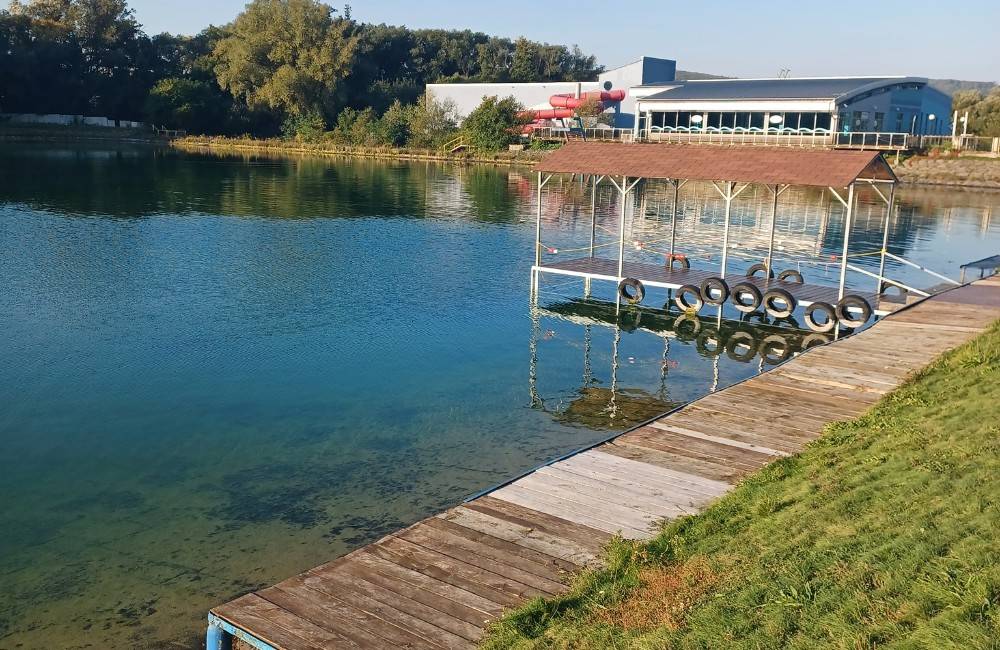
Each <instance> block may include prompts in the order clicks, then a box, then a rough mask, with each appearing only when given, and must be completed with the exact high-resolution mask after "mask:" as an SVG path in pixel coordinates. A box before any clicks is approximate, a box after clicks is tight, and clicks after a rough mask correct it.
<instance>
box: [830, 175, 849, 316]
mask: <svg viewBox="0 0 1000 650" xmlns="http://www.w3.org/2000/svg"><path fill="white" fill-rule="evenodd" d="M831 191H832V188H831ZM834 196H836V197H837V198H838V199H840V202H841V203H843V204H844V207H845V208H846V212H845V213H844V248H843V250H842V251H841V254H840V282H839V283H838V284H837V300H840V299H841V298H843V297H844V286H845V285H846V284H847V253H848V249H849V248H850V245H851V220H852V218H853V217H854V183H851V184H850V185H848V186H847V200H846V201H845V200H844V199H841V198H840V195H838V194H837V193H836V192H834Z"/></svg>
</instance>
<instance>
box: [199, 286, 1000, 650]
mask: <svg viewBox="0 0 1000 650" xmlns="http://www.w3.org/2000/svg"><path fill="white" fill-rule="evenodd" d="M998 318H1000V278H991V279H987V280H984V281H979V282H976V283H975V284H972V285H967V286H964V287H961V288H957V289H954V290H951V291H948V292H946V293H943V294H939V295H938V296H935V297H933V298H929V299H927V300H924V301H922V302H920V303H918V304H916V305H914V306H912V307H910V308H908V309H904V310H902V311H900V312H898V313H895V314H893V315H891V316H889V317H887V318H884V319H882V320H881V321H880V322H878V323H877V324H876V325H874V326H873V327H871V328H869V329H867V330H865V331H863V332H861V333H859V334H857V335H854V336H851V337H848V338H845V339H842V340H840V341H838V342H836V343H833V344H830V345H826V346H821V347H817V348H812V349H810V350H809V351H808V352H805V353H803V354H801V355H799V356H797V357H796V358H794V359H793V360H791V361H789V362H787V363H785V364H783V365H780V366H777V367H776V368H775V369H774V370H771V371H770V372H767V373H764V374H761V375H759V376H756V377H754V378H752V379H749V380H747V381H744V382H742V383H740V384H737V385H735V386H732V387H730V388H728V389H725V390H722V391H720V392H718V393H714V394H712V395H709V396H707V397H704V398H702V399H699V400H697V401H695V402H692V403H691V404H688V405H686V406H684V407H682V408H680V409H679V410H677V411H675V412H673V413H670V414H668V415H666V416H663V417H661V418H659V419H657V420H655V421H653V422H651V423H648V424H646V425H644V426H640V427H639V428H636V429H634V430H631V431H629V432H626V433H624V434H623V435H621V436H619V437H618V438H616V439H614V440H612V441H611V442H608V443H604V444H602V445H600V446H597V447H594V448H591V449H588V450H585V451H582V452H580V453H577V454H574V455H571V456H569V457H566V458H564V459H561V460H559V461H557V462H554V463H552V464H550V465H547V466H545V467H541V468H539V469H536V470H534V471H533V472H531V473H529V474H527V475H525V476H522V477H520V478H518V479H516V480H514V481H512V482H510V483H508V484H506V485H503V486H501V487H499V488H497V489H494V490H493V491H491V492H489V493H488V494H486V495H484V496H480V497H478V498H476V499H473V500H471V501H469V502H467V503H464V504H462V505H460V506H458V507H455V508H452V509H450V510H447V511H446V512H443V513H441V514H439V515H437V516H435V517H430V518H428V519H425V520H424V521H421V522H419V523H417V524H415V525H413V526H411V527H409V528H407V529H405V530H402V531H399V532H397V533H394V534H392V535H389V536H387V537H384V538H383V539H381V540H379V541H377V542H375V543H373V544H370V545H368V546H366V547H364V548H362V549H359V550H357V551H354V552H353V553H350V554H348V555H346V556H344V557H342V558H340V559H337V560H334V561H333V562H330V563H329V564H324V565H322V566H319V567H317V568H315V569H312V570H310V571H306V572H305V573H302V574H300V575H298V576H295V577H294V578H290V579H288V580H286V581H284V582H281V583H279V584H277V585H275V586H273V587H270V588H267V589H264V590H261V591H258V592H255V593H251V594H248V595H245V596H243V597H241V598H238V599H236V600H234V601H232V602H230V603H227V604H225V605H222V606H220V607H217V608H215V609H213V610H212V613H211V614H210V617H209V618H210V622H211V623H212V624H213V625H216V626H218V627H221V628H222V629H224V630H226V631H227V632H228V633H230V634H233V633H236V634H237V635H238V636H239V637H241V638H242V639H244V640H247V641H248V642H249V643H250V645H252V647H257V648H263V649H268V648H277V649H282V650H300V649H302V650H315V649H320V648H471V647H474V646H475V644H476V641H477V640H478V639H479V638H480V636H481V635H482V632H483V629H484V627H485V626H486V624H487V623H488V622H489V621H491V620H493V619H495V618H496V617H498V616H500V615H501V613H502V612H503V611H504V609H506V608H509V607H513V606H516V605H518V604H519V603H522V602H524V601H525V600H526V599H528V598H531V597H533V596H547V595H553V594H557V593H559V592H561V591H563V590H565V589H566V588H567V586H566V585H567V583H568V581H569V579H570V577H571V576H572V574H573V573H574V572H576V571H577V570H579V569H580V568H582V567H585V566H587V565H591V564H593V563H595V562H597V561H598V560H599V555H600V552H601V548H602V545H603V544H604V543H605V542H607V541H608V540H609V539H610V538H611V537H612V535H613V534H615V533H620V534H622V535H623V536H625V537H629V538H635V539H644V538H648V537H650V536H652V535H654V534H655V533H656V531H657V529H658V525H659V523H660V522H661V521H662V520H664V519H671V518H674V517H678V516H681V515H685V514H690V513H694V512H697V511H698V510H700V509H702V508H704V507H705V506H707V505H708V504H709V503H711V502H712V501H713V500H714V499H716V498H717V497H718V496H720V495H721V494H723V493H725V492H726V491H727V490H729V489H730V488H731V487H732V485H733V484H734V483H736V482H737V481H739V480H740V478H741V477H743V476H745V475H747V474H748V473H750V472H753V471H755V470H757V469H759V468H761V467H763V466H764V465H766V464H768V463H770V462H771V461H773V460H774V459H776V458H780V457H782V456H785V455H788V454H794V453H796V452H798V451H799V450H801V449H802V448H803V446H804V445H805V444H806V443H808V442H809V441H810V440H813V439H814V438H816V437H817V436H819V435H820V433H821V432H822V430H823V427H824V426H825V425H826V424H828V423H829V422H832V421H836V420H842V419H849V418H853V417H856V416H858V415H860V414H861V413H863V412H864V411H865V410H867V409H868V408H869V407H870V406H871V405H872V404H874V403H875V402H876V401H877V400H878V399H879V398H880V397H881V396H882V395H884V394H885V393H887V392H889V391H891V390H893V389H894V388H895V387H897V386H898V385H900V383H901V382H903V381H904V380H905V379H906V377H908V376H909V375H910V374H911V373H912V372H913V371H915V370H917V369H919V368H921V367H923V366H924V365H926V364H927V363H929V362H930V361H932V360H933V359H934V358H935V357H937V356H938V355H940V354H941V353H943V352H945V351H947V350H949V349H952V348H954V347H957V346H959V345H961V344H962V343H964V342H966V341H967V340H969V339H971V338H973V337H974V336H976V335H977V334H978V333H979V332H981V331H982V330H983V329H985V328H986V327H988V326H989V325H990V323H992V322H993V321H994V320H995V319H998ZM212 650H215V649H214V648H213V649H212Z"/></svg>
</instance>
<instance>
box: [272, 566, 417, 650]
mask: <svg viewBox="0 0 1000 650" xmlns="http://www.w3.org/2000/svg"><path fill="white" fill-rule="evenodd" d="M257 594H258V595H259V596H260V597H261V598H263V599H264V600H267V601H269V602H272V603H274V604H275V605H277V606H278V607H281V608H282V609H284V610H285V611H287V612H289V613H291V614H293V615H294V616H296V617H298V618H299V619H301V620H304V621H308V622H309V623H311V624H312V625H315V626H316V627H317V628H321V629H323V630H325V631H326V632H328V633H329V634H328V635H327V636H328V639H329V640H326V641H324V642H325V643H327V644H329V645H326V646H325V647H336V646H337V645H338V644H341V643H343V641H342V640H341V639H340V637H346V638H347V639H349V640H350V641H351V642H352V643H354V644H355V645H356V646H357V647H359V648H385V647H394V648H413V649H427V648H435V647H436V645H435V644H433V643H429V642H427V641H426V640H424V639H422V638H420V637H419V636H416V635H414V634H411V633H410V632H408V631H406V630H405V629H403V628H401V627H396V626H395V625H392V624H389V623H387V622H385V621H383V620H381V619H379V618H377V617H375V616H372V615H370V614H368V613H367V612H364V611H361V610H359V609H355V608H354V607H351V606H349V605H348V604H347V603H346V602H344V601H343V600H340V601H338V600H332V601H331V599H329V598H325V597H324V595H323V594H322V593H321V592H318V591H316V590H314V589H310V588H309V587H308V586H306V585H305V583H304V580H303V578H301V577H300V576H296V577H294V578H291V579H290V580H286V581H284V582H282V583H281V584H279V585H276V586H274V587H268V588H267V589H264V590H262V591H259V592H257ZM317 640H318V635H317Z"/></svg>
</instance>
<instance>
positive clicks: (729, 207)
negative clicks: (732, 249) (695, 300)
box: [719, 181, 736, 281]
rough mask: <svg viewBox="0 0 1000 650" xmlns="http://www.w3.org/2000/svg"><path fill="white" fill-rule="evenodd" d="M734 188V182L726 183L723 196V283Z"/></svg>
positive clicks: (721, 270) (727, 254) (727, 257)
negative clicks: (724, 219) (724, 209)
mask: <svg viewBox="0 0 1000 650" xmlns="http://www.w3.org/2000/svg"><path fill="white" fill-rule="evenodd" d="M735 187H736V183H735V182H733V181H728V182H727V183H726V193H725V194H724V195H723V197H724V198H725V199H726V224H725V228H724V230H723V231H722V268H721V269H720V271H719V275H720V276H721V277H722V280H723V281H725V279H726V263H727V262H728V261H729V217H730V215H731V214H732V212H733V189H734V188H735Z"/></svg>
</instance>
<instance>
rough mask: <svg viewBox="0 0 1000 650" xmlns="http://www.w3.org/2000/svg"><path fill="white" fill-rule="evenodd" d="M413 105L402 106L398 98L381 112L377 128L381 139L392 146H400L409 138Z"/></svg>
mask: <svg viewBox="0 0 1000 650" xmlns="http://www.w3.org/2000/svg"><path fill="white" fill-rule="evenodd" d="M412 114H413V107H412V106H403V104H402V102H400V101H399V100H398V99H397V100H396V101H394V102H393V103H392V105H391V106H389V108H388V109H387V110H386V112H385V113H383V114H382V117H381V118H380V120H379V127H380V128H379V130H380V131H381V133H380V135H381V139H382V141H383V142H384V143H385V144H387V145H389V146H392V147H402V146H404V145H406V143H407V142H409V140H410V123H411V120H412Z"/></svg>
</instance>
